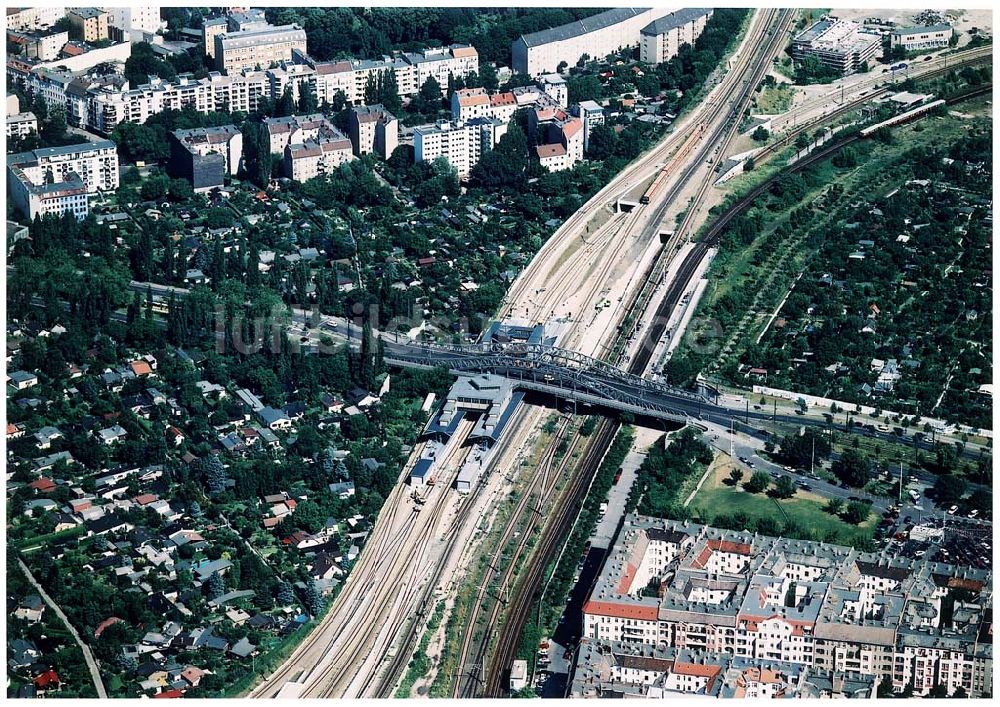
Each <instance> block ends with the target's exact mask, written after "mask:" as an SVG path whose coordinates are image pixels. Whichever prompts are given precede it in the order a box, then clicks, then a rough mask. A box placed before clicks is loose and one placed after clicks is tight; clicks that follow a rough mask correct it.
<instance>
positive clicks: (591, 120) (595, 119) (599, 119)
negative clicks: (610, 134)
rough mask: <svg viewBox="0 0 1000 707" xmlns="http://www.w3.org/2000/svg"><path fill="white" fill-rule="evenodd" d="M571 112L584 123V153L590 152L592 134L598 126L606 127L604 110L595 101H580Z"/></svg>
mask: <svg viewBox="0 0 1000 707" xmlns="http://www.w3.org/2000/svg"><path fill="white" fill-rule="evenodd" d="M570 111H571V112H572V113H573V115H575V116H576V117H577V118H579V119H580V120H581V122H582V123H583V151H584V153H586V152H589V151H590V134H591V132H592V131H593V129H594V128H596V127H597V126H598V125H604V108H602V107H601V104H599V103H597V102H595V101H580V102H579V103H578V104H576V105H575V106H573V107H572V108H571V109H570Z"/></svg>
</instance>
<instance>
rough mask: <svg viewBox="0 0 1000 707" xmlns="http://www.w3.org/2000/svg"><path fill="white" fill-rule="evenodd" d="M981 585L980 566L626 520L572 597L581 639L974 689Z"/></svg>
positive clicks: (988, 603) (977, 691)
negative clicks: (582, 590)
mask: <svg viewBox="0 0 1000 707" xmlns="http://www.w3.org/2000/svg"><path fill="white" fill-rule="evenodd" d="M991 582H992V575H991V573H990V572H989V571H988V570H977V569H974V568H970V567H956V566H952V565H945V564H942V563H939V562H926V561H923V560H913V559H905V558H899V559H893V560H887V559H885V558H884V557H881V556H880V555H877V554H866V553H860V552H858V551H857V550H854V549H853V548H849V547H841V546H836V545H829V544H825V543H817V542H807V541H800V540H786V539H782V538H770V537H766V536H761V535H756V534H751V533H744V532H737V531H727V530H718V529H715V528H710V527H706V526H701V525H697V524H694V523H691V522H680V521H663V520H658V519H653V518H646V517H641V516H634V515H633V516H628V517H627V518H626V521H625V523H624V526H623V528H622V530H621V532H620V534H619V536H618V538H617V540H616V542H615V544H614V547H613V548H612V549H611V551H610V553H609V555H608V558H607V559H606V560H605V564H604V567H603V569H602V572H601V575H600V576H599V578H598V580H597V582H596V584H595V586H594V588H593V590H592V591H591V594H590V597H589V599H588V601H587V602H586V603H585V604H584V608H583V612H584V636H585V637H586V638H588V639H592V640H595V641H603V642H612V643H615V642H618V643H622V644H628V645H631V646H638V645H644V646H664V647H666V648H671V649H677V650H689V651H696V652H698V654H699V655H706V656H713V657H719V656H733V657H736V658H745V659H750V660H753V661H780V662H782V663H786V664H790V665H795V666H804V667H806V668H809V669H813V670H816V671H821V672H823V673H831V674H841V675H843V674H849V675H857V676H861V677H862V678H864V679H869V678H870V679H873V680H874V681H875V682H876V683H877V682H880V681H881V680H883V679H885V678H888V679H889V680H890V681H891V683H892V685H893V686H894V688H895V689H897V690H903V689H905V688H906V687H907V686H908V685H910V684H912V685H913V686H914V692H915V694H918V695H926V694H927V693H928V692H929V691H930V689H931V688H932V687H933V686H934V685H936V684H943V685H945V686H946V687H947V688H948V690H949V693H950V692H953V691H954V690H956V689H957V688H958V687H962V688H963V689H964V690H965V691H966V693H968V694H969V695H970V696H972V697H976V696H982V695H984V694H986V693H985V692H984V691H983V687H982V685H983V684H985V681H986V677H985V676H990V677H991V676H992V643H991V642H986V641H985V640H984V639H983V636H984V630H985V629H986V628H987V627H988V622H989V620H990V619H989V616H990V615H991V611H992V589H991V586H992V585H991ZM946 606H953V607H954V609H953V610H948V611H947V614H948V615H947V617H946V613H945V612H946V609H945V607H946Z"/></svg>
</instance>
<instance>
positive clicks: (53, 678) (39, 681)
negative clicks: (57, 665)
mask: <svg viewBox="0 0 1000 707" xmlns="http://www.w3.org/2000/svg"><path fill="white" fill-rule="evenodd" d="M61 682H62V681H61V680H60V679H59V674H58V673H57V672H56V671H55V670H52V669H51V668H49V669H48V670H46V671H45V672H44V673H42V674H41V675H39V676H38V677H37V678H35V680H34V683H35V687H48V686H49V685H59V684H60V683H61Z"/></svg>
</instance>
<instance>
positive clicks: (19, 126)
mask: <svg viewBox="0 0 1000 707" xmlns="http://www.w3.org/2000/svg"><path fill="white" fill-rule="evenodd" d="M37 132H38V118H36V117H35V114H34V113H32V112H30V111H29V112H27V113H15V114H14V115H8V116H7V137H8V138H12V137H27V136H28V135H30V134H31V133H37Z"/></svg>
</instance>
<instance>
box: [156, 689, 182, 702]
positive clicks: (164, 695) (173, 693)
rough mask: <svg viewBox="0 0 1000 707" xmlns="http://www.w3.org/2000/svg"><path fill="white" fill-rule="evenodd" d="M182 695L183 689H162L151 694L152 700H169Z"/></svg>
mask: <svg viewBox="0 0 1000 707" xmlns="http://www.w3.org/2000/svg"><path fill="white" fill-rule="evenodd" d="M178 697H184V690H164V691H163V692H158V693H156V694H155V695H153V699H154V700H170V699H176V698H178Z"/></svg>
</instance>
